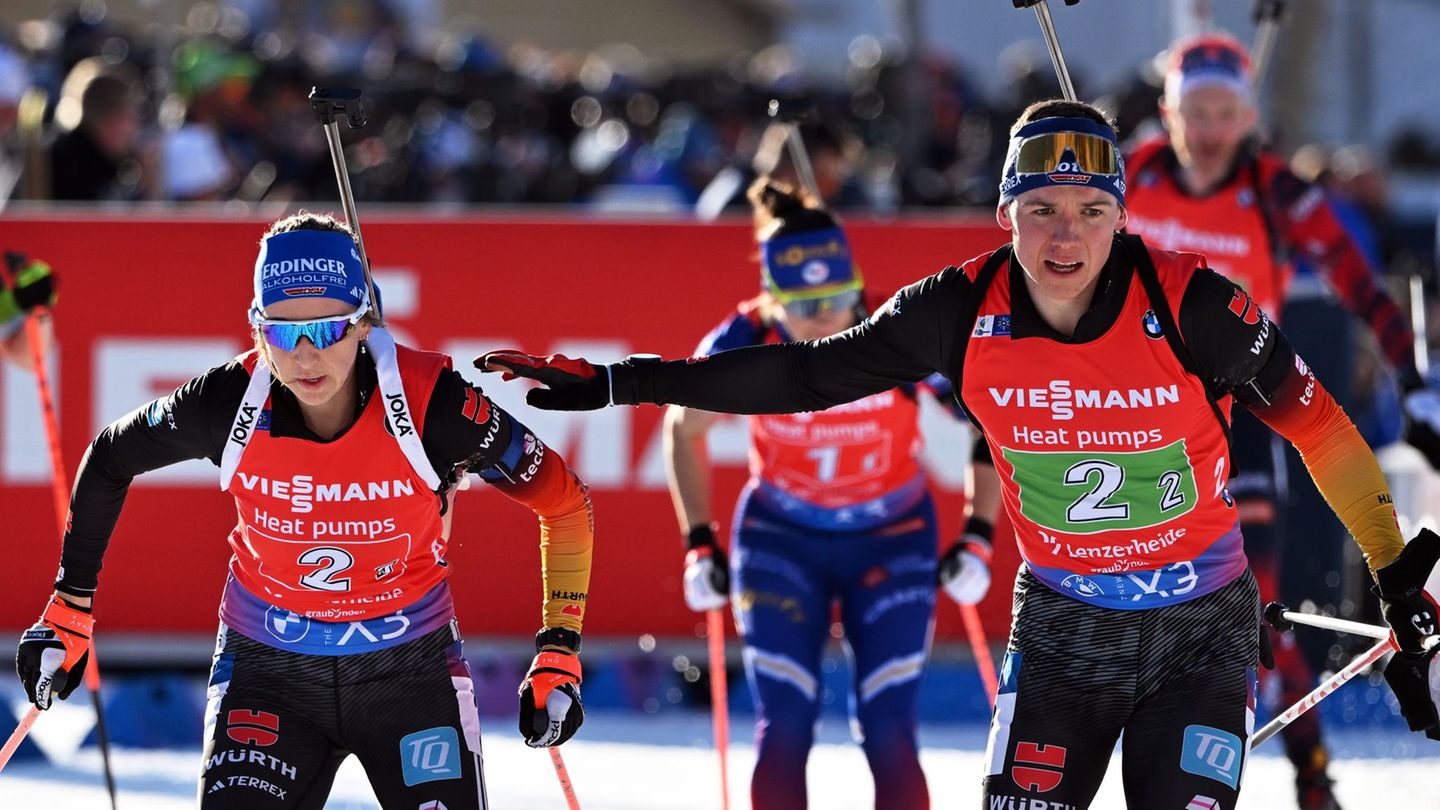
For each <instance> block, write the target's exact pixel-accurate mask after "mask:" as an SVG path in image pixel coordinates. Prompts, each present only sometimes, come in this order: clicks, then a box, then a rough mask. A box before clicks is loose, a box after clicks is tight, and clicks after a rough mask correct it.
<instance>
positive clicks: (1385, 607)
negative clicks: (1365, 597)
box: [1375, 529, 1440, 653]
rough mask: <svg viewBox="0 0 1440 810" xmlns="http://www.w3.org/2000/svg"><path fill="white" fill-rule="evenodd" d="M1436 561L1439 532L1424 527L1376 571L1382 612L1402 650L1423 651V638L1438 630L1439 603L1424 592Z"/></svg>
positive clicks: (1439, 552) (1438, 553)
mask: <svg viewBox="0 0 1440 810" xmlns="http://www.w3.org/2000/svg"><path fill="white" fill-rule="evenodd" d="M1437 560H1440V535H1437V534H1436V533H1434V532H1432V531H1430V530H1429V529H1421V530H1420V533H1419V534H1417V535H1415V539H1414V540H1411V541H1410V542H1409V543H1406V544H1405V550H1404V551H1401V552H1400V556H1399V557H1396V558H1395V560H1394V562H1391V563H1390V564H1389V565H1387V566H1385V567H1384V568H1381V569H1380V570H1379V571H1376V572H1375V583H1376V584H1375V594H1376V595H1377V596H1379V597H1380V602H1381V606H1380V611H1381V613H1382V614H1384V616H1385V623H1386V624H1388V625H1390V632H1391V633H1392V634H1394V636H1395V642H1396V643H1397V644H1398V645H1399V646H1400V650H1401V651H1402V652H1407V653H1420V652H1423V651H1424V649H1425V645H1424V640H1425V639H1426V638H1427V637H1428V636H1433V635H1435V634H1436V633H1437V625H1436V617H1437V616H1440V605H1436V604H1435V599H1434V598H1433V597H1432V596H1430V594H1428V593H1426V592H1425V581H1426V580H1427V579H1429V578H1430V572H1431V571H1432V570H1434V568H1435V563H1436V561H1437Z"/></svg>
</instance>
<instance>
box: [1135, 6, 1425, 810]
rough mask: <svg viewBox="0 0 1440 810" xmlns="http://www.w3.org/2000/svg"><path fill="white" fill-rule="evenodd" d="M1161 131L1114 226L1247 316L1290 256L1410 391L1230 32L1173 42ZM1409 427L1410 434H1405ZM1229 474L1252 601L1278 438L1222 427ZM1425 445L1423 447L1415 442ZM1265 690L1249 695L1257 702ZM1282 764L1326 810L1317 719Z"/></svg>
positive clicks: (1304, 723) (1409, 379)
mask: <svg viewBox="0 0 1440 810" xmlns="http://www.w3.org/2000/svg"><path fill="white" fill-rule="evenodd" d="M1160 115H1161V121H1162V122H1163V123H1164V125H1165V130H1166V132H1165V134H1163V135H1161V136H1159V137H1157V138H1155V139H1152V140H1150V141H1148V142H1145V143H1143V144H1140V145H1138V146H1137V147H1136V148H1135V149H1134V151H1133V152H1132V153H1131V154H1130V155H1129V157H1128V158H1127V159H1126V169H1127V179H1128V188H1127V189H1126V198H1127V199H1126V210H1127V211H1128V212H1129V215H1130V216H1129V222H1128V226H1127V227H1128V230H1129V231H1130V232H1131V233H1135V234H1138V235H1140V236H1142V237H1144V239H1145V241H1146V243H1148V244H1150V245H1154V246H1156V247H1159V248H1163V249H1165V250H1177V251H1190V252H1194V253H1200V254H1203V255H1204V256H1205V258H1206V261H1207V263H1208V264H1209V266H1210V268H1211V269H1212V270H1214V271H1216V272H1217V273H1220V274H1221V275H1223V276H1225V277H1226V278H1228V279H1230V280H1231V281H1233V282H1235V284H1236V285H1237V286H1239V287H1240V288H1241V289H1242V290H1244V291H1245V293H1246V294H1247V295H1248V296H1249V297H1250V300H1251V301H1253V302H1254V303H1255V305H1256V306H1257V307H1258V308H1259V310H1260V311H1264V312H1266V313H1267V314H1269V315H1271V316H1278V315H1279V314H1280V311H1281V307H1282V305H1283V302H1284V300H1285V295H1286V291H1287V288H1288V287H1289V284H1290V279H1291V276H1292V270H1293V268H1292V267H1291V264H1290V260H1291V258H1292V257H1295V256H1303V257H1304V258H1306V259H1307V260H1308V261H1309V263H1310V264H1312V265H1313V266H1315V267H1316V268H1317V269H1318V270H1319V271H1320V272H1321V273H1322V274H1323V275H1324V277H1325V279H1326V280H1327V281H1328V282H1329V284H1330V286H1331V287H1332V288H1333V289H1334V290H1335V291H1336V293H1337V294H1338V295H1339V297H1340V300H1341V301H1342V302H1343V303H1344V305H1345V307H1346V308H1347V309H1349V310H1350V312H1352V313H1353V314H1355V315H1357V316H1358V317H1360V318H1362V319H1364V320H1365V322H1366V323H1367V324H1368V325H1369V327H1370V329H1371V330H1372V331H1373V332H1374V334H1375V337H1376V339H1377V341H1378V342H1379V345H1380V347H1381V349H1382V351H1383V352H1384V354H1385V356H1386V357H1387V358H1388V359H1389V361H1390V363H1391V365H1392V366H1393V367H1394V369H1395V370H1396V373H1397V376H1398V377H1399V379H1400V380H1401V383H1402V385H1403V386H1404V387H1405V388H1406V389H1407V390H1415V389H1418V388H1419V387H1420V385H1421V382H1420V376H1419V374H1418V373H1417V372H1416V371H1415V356H1414V342H1413V340H1412V338H1411V332H1410V326H1409V323H1408V322H1407V321H1406V320H1405V318H1404V316H1403V315H1402V313H1401V311H1400V308H1399V307H1398V306H1397V305H1396V304H1395V302H1394V301H1393V300H1392V299H1391V298H1390V297H1389V296H1388V295H1386V294H1385V291H1384V290H1383V289H1382V288H1381V287H1380V286H1379V284H1378V280H1377V278H1376V274H1375V271H1374V269H1373V268H1372V267H1371V265H1370V262H1369V260H1367V259H1366V257H1365V254H1364V252H1363V251H1361V250H1360V249H1359V248H1358V246H1357V245H1356V244H1355V242H1354V241H1353V240H1352V239H1351V238H1350V236H1349V235H1347V233H1346V232H1345V229H1344V228H1343V227H1342V226H1341V224H1340V220H1339V219H1338V218H1337V217H1336V215H1335V212H1334V210H1333V209H1332V208H1331V204H1330V202H1329V201H1328V200H1327V198H1326V196H1325V192H1324V189H1323V188H1321V187H1320V186H1318V185H1313V184H1310V183H1306V182H1305V181H1303V180H1301V179H1299V178H1298V177H1296V176H1295V175H1294V174H1293V173H1291V171H1290V170H1289V169H1288V168H1287V166H1286V163H1285V161H1284V160H1283V159H1281V158H1279V157H1278V156H1276V155H1273V154H1271V153H1269V152H1268V151H1264V150H1262V149H1260V148H1259V146H1258V139H1257V137H1256V133H1255V125H1256V121H1257V120H1258V117H1259V114H1258V111H1257V110H1256V107H1255V103H1254V96H1253V93H1252V90H1251V73H1250V57H1249V54H1248V53H1247V51H1246V49H1245V47H1244V46H1243V45H1241V44H1240V43H1239V42H1238V41H1237V40H1235V39H1234V38H1233V37H1230V36H1227V35H1223V34H1208V35H1204V36H1200V37H1196V38H1193V39H1189V40H1185V41H1183V42H1179V43H1177V44H1176V45H1175V46H1174V48H1173V53H1172V56H1171V61H1170V66H1169V69H1168V71H1167V73H1166V77H1165V93H1164V96H1162V98H1161V99H1160ZM1420 432H1422V431H1412V436H1415V435H1417V434H1418V433H1420ZM1234 435H1235V441H1234V450H1235V465H1236V468H1237V469H1236V477H1235V479H1234V480H1233V481H1231V482H1230V493H1231V494H1232V495H1233V496H1234V497H1235V500H1236V502H1237V507H1238V510H1239V513H1240V525H1241V528H1242V530H1243V532H1244V535H1245V552H1246V556H1247V557H1249V559H1250V566H1251V569H1252V570H1253V571H1254V572H1255V576H1256V579H1257V580H1258V582H1259V584H1260V595H1261V598H1262V599H1264V600H1265V601H1272V600H1275V599H1278V598H1280V594H1279V587H1278V579H1279V572H1280V563H1281V560H1282V558H1283V556H1284V554H1283V551H1284V545H1285V543H1286V542H1287V541H1288V540H1289V538H1288V537H1287V533H1286V532H1285V526H1284V522H1283V520H1282V518H1283V515H1284V509H1285V501H1286V497H1287V491H1286V486H1285V474H1284V468H1285V456H1284V450H1283V447H1282V446H1281V444H1280V438H1279V437H1278V436H1276V435H1275V434H1274V433H1273V432H1272V431H1271V430H1270V429H1269V428H1267V427H1265V425H1263V424H1262V423H1261V421H1260V420H1258V419H1255V418H1253V417H1252V416H1251V415H1250V414H1248V413H1246V412H1244V411H1243V410H1242V411H1240V412H1238V413H1236V415H1235V423H1234ZM1417 444H1419V445H1420V446H1421V447H1422V449H1427V445H1426V443H1425V442H1423V441H1422V442H1417ZM1270 632H1271V640H1272V641H1273V647H1274V650H1275V664H1276V675H1277V676H1278V681H1279V687H1280V688H1279V690H1278V691H1279V694H1278V695H1277V696H1276V697H1277V702H1278V703H1279V704H1280V705H1281V706H1282V707H1283V706H1289V705H1291V704H1293V703H1294V702H1295V701H1297V700H1299V699H1300V698H1301V697H1303V696H1304V695H1305V694H1306V693H1308V692H1309V691H1310V690H1311V689H1313V688H1314V687H1315V675H1314V673H1313V672H1312V671H1311V669H1310V666H1309V665H1308V664H1307V663H1306V661H1305V658H1304V656H1303V655H1302V654H1301V651H1300V649H1299V648H1298V646H1297V645H1296V644H1295V643H1294V640H1293V639H1292V638H1289V637H1287V636H1282V635H1280V634H1278V633H1274V632H1273V631H1270ZM1270 692H1271V690H1262V694H1265V693H1270ZM1282 736H1283V738H1284V741H1285V751H1286V754H1287V755H1288V756H1289V758H1290V760H1291V761H1292V762H1293V763H1294V764H1295V769H1296V791H1297V798H1298V801H1299V805H1300V807H1301V810H1338V808H1339V805H1338V803H1337V802H1336V801H1335V797H1334V795H1333V792H1332V790H1331V780H1330V778H1329V775H1328V774H1327V772H1326V763H1327V762H1328V760H1329V756H1328V753H1327V752H1326V749H1325V746H1324V745H1323V743H1322V740H1321V733H1320V721H1319V713H1318V712H1310V713H1307V714H1305V715H1302V716H1301V717H1300V719H1298V720H1297V721H1296V722H1294V723H1293V724H1291V725H1290V726H1289V727H1287V728H1286V729H1285V732H1284V734H1283V735H1282Z"/></svg>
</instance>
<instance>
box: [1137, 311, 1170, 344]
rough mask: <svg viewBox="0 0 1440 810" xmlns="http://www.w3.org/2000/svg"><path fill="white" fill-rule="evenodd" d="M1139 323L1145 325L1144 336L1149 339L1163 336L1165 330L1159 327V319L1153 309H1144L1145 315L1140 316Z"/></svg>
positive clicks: (1157, 338)
mask: <svg viewBox="0 0 1440 810" xmlns="http://www.w3.org/2000/svg"><path fill="white" fill-rule="evenodd" d="M1141 323H1142V324H1144V326H1145V336H1146V337H1148V338H1150V339H1151V340H1159V339H1160V338H1162V337H1164V336H1165V330H1163V329H1161V328H1160V319H1159V318H1157V317H1155V310H1153V309H1147V310H1145V317H1144V318H1141Z"/></svg>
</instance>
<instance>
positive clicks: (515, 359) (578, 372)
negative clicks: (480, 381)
mask: <svg viewBox="0 0 1440 810" xmlns="http://www.w3.org/2000/svg"><path fill="white" fill-rule="evenodd" d="M474 366H475V367H476V368H478V369H480V370H481V371H499V372H501V373H502V377H501V379H503V380H505V381H507V382H508V381H510V380H513V379H515V378H517V377H525V378H528V379H531V380H536V381H538V382H540V383H541V384H542V385H543V386H545V387H543V388H535V389H532V390H531V391H529V392H528V393H526V394H525V401H526V402H528V403H530V404H531V405H533V406H535V407H536V408H540V409H542V410H547V411H593V410H595V409H597V408H603V407H605V406H606V405H609V404H611V402H612V399H611V396H610V374H609V371H608V369H607V368H606V367H605V366H599V367H596V366H593V365H591V364H590V361H588V360H585V359H583V358H576V359H573V360H572V359H571V358H569V357H566V356H565V355H563V354H552V355H550V356H549V357H537V356H535V355H533V354H525V353H524V352H521V351H517V350H515V349H504V350H501V351H496V352H488V353H486V354H483V355H481V356H479V357H477V358H475V360H474Z"/></svg>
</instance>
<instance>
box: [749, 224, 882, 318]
mask: <svg viewBox="0 0 1440 810" xmlns="http://www.w3.org/2000/svg"><path fill="white" fill-rule="evenodd" d="M760 251H761V253H760V268H761V281H762V283H763V284H764V285H765V289H767V290H769V291H770V292H771V293H773V294H774V295H775V296H776V297H777V298H780V299H782V302H783V300H784V299H788V298H794V297H807V298H809V297H820V296H825V295H831V294H834V293H837V292H844V291H846V290H849V289H858V288H859V287H860V286H862V283H863V282H862V281H861V278H860V271H859V268H857V267H856V266H855V263H854V261H853V260H852V259H851V258H850V242H849V240H847V239H846V238H845V233H844V232H843V231H841V230H840V229H839V228H830V229H827V230H823V231H807V232H805V233H797V234H792V235H789V236H782V237H778V238H775V239H767V240H766V241H765V242H762V243H761V245H760Z"/></svg>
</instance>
